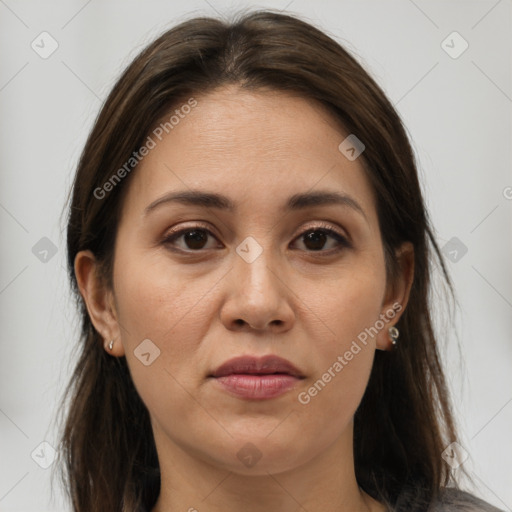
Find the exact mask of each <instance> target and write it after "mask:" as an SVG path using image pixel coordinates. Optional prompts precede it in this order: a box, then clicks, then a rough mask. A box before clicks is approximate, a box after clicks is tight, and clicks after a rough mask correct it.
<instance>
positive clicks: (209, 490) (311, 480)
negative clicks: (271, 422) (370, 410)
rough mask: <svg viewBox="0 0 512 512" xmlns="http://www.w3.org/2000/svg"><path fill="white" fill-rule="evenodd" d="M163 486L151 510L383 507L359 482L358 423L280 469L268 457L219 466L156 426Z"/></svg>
mask: <svg viewBox="0 0 512 512" xmlns="http://www.w3.org/2000/svg"><path fill="white" fill-rule="evenodd" d="M153 430H154V434H155V442H156V446H157V451H158V454H159V462H160V472H161V489H160V495H159V497H158V500H157V503H156V504H155V507H154V508H153V509H152V512H178V511H189V512H195V511H197V512H203V511H208V512H221V511H222V512H235V511H239V510H244V512H263V511H264V512H269V511H270V512H273V511H276V512H277V511H279V512H297V511H298V510H307V511H308V512H320V511H322V512H334V511H336V512H340V511H347V512H348V511H350V512H353V511H357V512H368V511H371V512H377V511H379V512H380V511H384V507H383V506H382V505H381V504H379V503H378V502H376V501H375V500H373V499H372V498H371V497H370V496H368V495H367V494H366V493H364V492H363V491H362V490H361V489H360V488H359V487H358V485H357V481H356V478H355V470H354V460H353V448H352V441H353V439H352V432H353V424H352V423H351V424H350V428H349V429H348V430H347V432H345V433H344V434H343V435H342V436H341V437H340V438H338V439H337V440H336V441H335V443H334V444H332V445H331V446H327V447H326V448H325V450H324V451H323V452H321V453H320V454H317V455H316V456H315V457H314V458H313V459H311V460H309V461H307V462H306V463H304V464H302V465H299V466H293V467H292V468H291V469H288V470H286V471H281V472H272V471H271V470H270V469H271V468H270V466H267V467H266V468H265V466H264V464H261V463H262V462H263V458H262V459H261V461H259V462H258V463H257V464H256V465H255V466H254V467H253V468H252V470H249V472H250V471H253V472H252V473H251V474H240V473H238V472H236V471H235V469H230V468H226V467H220V466H219V465H215V464H214V462H215V461H206V460H204V459H201V458H200V456H199V454H195V455H196V456H194V455H192V454H191V451H193V449H190V450H189V449H188V448H182V447H180V446H178V445H177V444H176V443H174V442H172V441H171V440H170V439H169V438H168V437H166V436H165V435H164V434H163V432H162V431H161V430H160V429H159V428H158V426H157V425H154V427H153Z"/></svg>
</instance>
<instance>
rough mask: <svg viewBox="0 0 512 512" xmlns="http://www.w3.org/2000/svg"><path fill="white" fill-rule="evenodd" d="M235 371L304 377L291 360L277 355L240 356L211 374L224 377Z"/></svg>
mask: <svg viewBox="0 0 512 512" xmlns="http://www.w3.org/2000/svg"><path fill="white" fill-rule="evenodd" d="M234 373H246V374H252V375H265V374H270V373H287V374H288V375H293V376H294V377H299V378H304V375H303V374H302V373H301V371H300V370H298V369H297V368H296V367H295V366H294V365H293V364H292V363H291V362H290V361H287V360H286V359H283V358H282V357H279V356H275V355H268V356H264V357H255V356H249V355H245V356H239V357H234V358H233V359H229V360H228V361H226V362H225V363H223V364H221V365H220V366H219V367H218V368H217V369H216V370H215V371H214V372H213V373H212V374H211V375H210V376H211V377H223V376H225V375H231V374H234Z"/></svg>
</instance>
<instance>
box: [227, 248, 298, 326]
mask: <svg viewBox="0 0 512 512" xmlns="http://www.w3.org/2000/svg"><path fill="white" fill-rule="evenodd" d="M226 278H227V281H226V283H225V286H226V299H225V301H224V303H223V305H222V308H221V311H220V317H221V321H222V323H223V324H224V325H225V326H226V328H227V329H229V330H238V331H240V330H242V331H243V330H248V331H250V330H256V331H270V332H271V333H275V334H277V333H279V332H284V331H287V330H289V329H290V328H291V327H292V325H293V322H294V318H295V314H294V311H293V308H292V306H291V303H290V302H291V301H292V300H293V297H294V294H293V292H292V290H291V286H290V283H286V277H285V276H284V274H283V272H280V271H279V268H278V265H277V263H276V261H275V260H273V261H272V259H271V258H269V257H268V256H267V254H266V251H263V252H262V253H261V254H260V255H259V256H258V257H257V258H256V259H255V260H254V261H252V262H251V263H248V262H247V261H245V260H244V259H243V258H241V257H239V256H238V255H236V256H235V261H234V268H233V269H232V270H231V272H229V274H228V276H226Z"/></svg>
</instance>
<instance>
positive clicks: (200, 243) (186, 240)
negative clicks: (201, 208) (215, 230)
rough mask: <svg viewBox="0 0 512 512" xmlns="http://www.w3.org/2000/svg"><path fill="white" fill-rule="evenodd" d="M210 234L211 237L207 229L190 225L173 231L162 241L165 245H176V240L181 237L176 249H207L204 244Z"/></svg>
mask: <svg viewBox="0 0 512 512" xmlns="http://www.w3.org/2000/svg"><path fill="white" fill-rule="evenodd" d="M210 235H211V236H212V237H213V234H212V233H211V232H210V231H209V230H207V229H204V228H194V227H190V228H185V229H182V230H180V231H177V232H176V233H173V234H172V235H170V236H168V237H166V238H165V239H164V241H163V242H164V243H165V244H166V245H171V246H176V241H179V240H180V239H182V244H181V247H180V246H178V249H180V250H183V251H191V252H194V251H200V250H202V249H208V247H205V246H206V244H207V242H208V238H209V236H210ZM214 238H215V237H214Z"/></svg>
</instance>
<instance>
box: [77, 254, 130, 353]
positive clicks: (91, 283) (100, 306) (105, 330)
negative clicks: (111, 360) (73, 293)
mask: <svg viewBox="0 0 512 512" xmlns="http://www.w3.org/2000/svg"><path fill="white" fill-rule="evenodd" d="M75 276H76V279H77V282H78V287H79V289H80V293H81V295H82V297H83V299H84V302H85V304H86V307H87V311H88V312H89V317H90V319H91V322H92V323H93V325H94V327H95V328H96V330H97V331H98V332H99V333H100V335H101V336H102V337H103V346H104V348H105V350H106V351H107V352H108V353H109V354H110V355H114V356H117V357H120V356H123V355H124V348H123V345H122V343H121V331H120V328H119V324H118V321H117V312H116V309H115V302H114V294H113V291H112V290H110V289H107V287H106V286H105V284H104V283H103V281H102V280H101V279H100V277H99V273H98V265H97V262H96V258H95V257H94V254H93V253H92V252H91V251H80V252H79V253H78V254H77V255H76V257H75ZM110 340H114V346H113V349H112V350H110V349H109V348H108V344H109V343H110Z"/></svg>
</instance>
